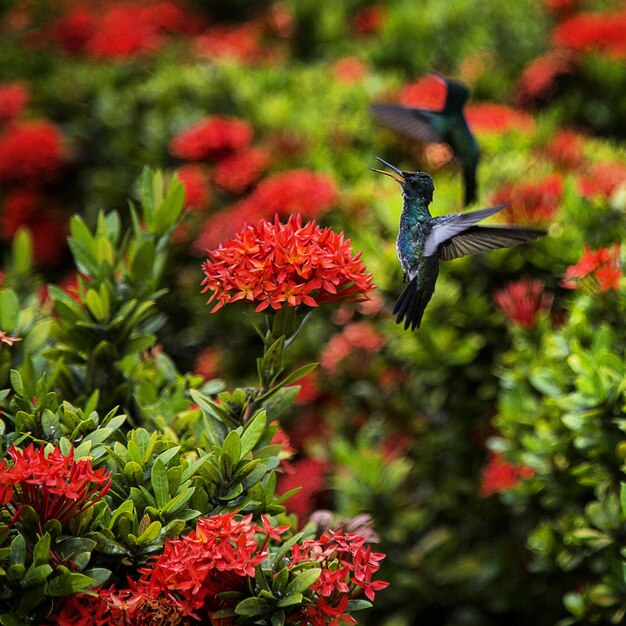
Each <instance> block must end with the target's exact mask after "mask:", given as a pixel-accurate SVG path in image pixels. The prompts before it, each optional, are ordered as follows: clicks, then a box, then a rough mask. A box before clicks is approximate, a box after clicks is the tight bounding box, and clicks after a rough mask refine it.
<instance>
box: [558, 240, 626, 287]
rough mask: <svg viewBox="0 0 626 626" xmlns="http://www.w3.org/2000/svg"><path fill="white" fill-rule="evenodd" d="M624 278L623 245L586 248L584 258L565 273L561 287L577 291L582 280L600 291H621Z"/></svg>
mask: <svg viewBox="0 0 626 626" xmlns="http://www.w3.org/2000/svg"><path fill="white" fill-rule="evenodd" d="M621 278H622V267H621V245H620V244H619V243H616V244H614V245H613V246H611V247H610V248H599V249H598V250H591V248H589V247H588V246H585V247H584V251H583V256H582V257H581V259H580V261H578V263H576V265H571V266H570V267H568V268H567V270H566V271H565V275H564V276H563V280H562V281H561V286H562V287H565V288H566V289H576V288H577V287H578V286H579V284H580V282H581V279H586V280H585V281H584V282H585V283H586V284H587V285H590V286H591V288H592V289H593V288H595V287H597V288H598V289H599V290H600V291H603V292H604V291H609V290H617V289H619V284H620V279H621Z"/></svg>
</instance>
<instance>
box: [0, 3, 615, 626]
mask: <svg viewBox="0 0 626 626" xmlns="http://www.w3.org/2000/svg"><path fill="white" fill-rule="evenodd" d="M429 71H437V72H439V73H441V74H443V75H445V76H448V77H453V78H456V79H458V80H461V81H463V82H464V83H466V84H467V85H468V87H469V88H470V90H471V94H472V95H471V100H470V102H469V104H468V105H467V107H466V114H467V118H468V121H469V124H470V127H471V129H472V130H473V132H474V133H475V134H476V137H477V140H478V142H479V145H480V147H481V150H482V159H481V163H480V167H479V171H478V181H479V194H478V201H477V203H476V206H475V207H474V208H478V207H479V206H489V205H492V204H495V203H499V202H508V207H507V208H506V209H505V210H504V211H503V212H502V214H501V218H499V219H501V221H503V222H507V223H515V224H530V225H533V226H541V227H545V228H546V229H548V232H549V236H548V237H546V238H545V239H543V240H540V241H538V242H536V243H534V244H531V245H527V246H522V247H519V248H515V249H511V250H505V251H496V252H492V253H488V254H483V255H479V256H476V257H470V258H466V259H463V260H458V261H454V262H452V263H450V264H446V265H445V267H443V268H442V271H441V274H440V277H439V280H438V284H437V289H436V292H435V297H434V298H433V300H432V302H431V304H430V305H429V307H428V309H427V311H426V314H425V318H424V322H423V326H422V328H421V329H420V330H419V331H417V332H415V333H411V332H405V331H404V330H402V328H401V327H399V326H396V325H395V324H394V320H393V318H392V316H391V313H390V310H391V308H392V306H393V302H394V301H395V299H396V298H397V296H398V295H399V293H400V291H401V289H402V280H401V279H402V276H401V270H400V267H399V264H398V262H397V259H396V254H395V236H396V232H397V227H398V223H399V215H400V209H401V196H400V193H399V189H398V187H397V185H396V183H394V182H393V181H392V180H390V179H387V178H384V177H381V176H378V175H376V174H373V173H372V172H370V170H369V168H370V167H376V166H377V162H376V161H375V157H376V156H379V157H382V158H384V159H385V160H387V161H389V162H391V163H393V164H395V165H397V166H399V167H401V168H402V169H406V170H415V169H423V170H426V171H428V172H429V173H430V174H431V175H432V176H433V178H434V181H435V187H436V189H435V197H434V202H433V205H432V207H431V208H432V210H433V214H436V215H442V214H446V213H449V212H453V211H458V210H460V209H461V204H462V197H463V195H462V194H463V192H462V182H461V178H460V174H459V168H458V165H457V164H455V163H454V162H453V161H451V160H450V156H451V155H450V150H449V148H448V147H447V146H445V145H443V144H430V145H426V144H420V143H418V142H416V141H413V140H410V139H407V138H405V137H403V136H401V135H399V134H397V133H394V132H392V131H390V130H387V129H385V128H383V127H381V126H380V125H378V124H377V123H376V121H375V120H374V119H373V118H372V117H371V115H370V114H369V112H368V106H369V105H370V104H371V103H374V102H400V103H403V104H405V105H412V106H420V107H430V108H437V107H438V106H441V102H442V93H441V85H440V84H439V83H437V81H433V80H432V79H429V78H427V77H426V74H427V72H429ZM625 85H626V9H625V7H624V4H623V3H622V2H619V1H618V0H596V1H593V0H587V1H585V0H543V1H542V0H527V1H525V2H518V1H514V0H501V1H500V2H479V3H477V2H473V1H471V0H449V1H446V2H441V1H439V0H423V1H420V2H417V1H415V0H397V1H393V0H389V1H388V2H385V1H383V0H381V1H379V2H368V1H363V0H345V1H344V2H330V1H327V0H315V1H313V0H283V1H281V0H279V1H274V2H268V1H263V0H255V1H252V0H231V1H229V2H224V1H206V2H199V1H198V2H192V1H191V0H190V1H189V2H184V1H183V0H178V1H164V2H158V1H145V2H143V1H142V2H114V1H108V0H101V1H96V0H94V1H90V2H84V1H70V0H68V1H47V0H32V1H26V0H24V1H11V0H5V1H4V2H3V3H2V4H0V240H1V243H0V248H1V249H0V253H2V254H4V255H5V256H6V255H8V254H9V249H10V245H11V241H12V239H13V237H14V236H15V234H16V233H17V232H18V231H19V229H20V228H28V229H29V230H30V231H31V234H32V237H33V241H34V248H33V249H34V255H35V259H36V263H37V270H38V272H39V273H40V274H41V275H42V276H43V277H44V278H45V279H46V280H48V281H52V282H56V283H58V284H60V285H63V286H65V287H67V288H69V287H70V286H71V285H73V284H75V281H76V277H75V274H74V270H73V269H71V268H72V264H71V263H70V254H69V250H68V248H67V244H66V239H65V238H66V235H67V233H68V220H69V218H70V216H71V215H72V214H74V213H80V214H81V215H82V216H83V217H84V219H85V220H86V221H87V223H89V224H94V223H95V220H96V217H97V214H98V211H100V210H102V209H105V210H112V209H117V210H119V211H120V213H121V215H122V216H123V219H126V220H128V221H130V214H129V211H128V204H127V199H128V197H129V195H130V196H133V194H134V195H136V194H137V184H136V181H137V179H138V177H139V174H140V172H141V169H142V168H143V166H144V165H150V166H152V167H158V168H161V169H164V170H166V171H167V172H171V171H173V170H177V171H178V174H179V176H180V178H181V180H182V181H183V182H184V184H185V187H186V191H187V200H186V204H187V216H186V219H185V220H184V222H183V223H182V224H181V226H180V227H179V228H178V230H177V233H176V241H175V249H174V253H173V254H172V258H171V260H170V264H169V266H168V269H167V279H166V282H167V287H168V289H169V293H168V294H167V295H166V296H165V297H164V298H162V300H161V301H160V304H159V306H160V308H161V313H162V319H163V324H162V326H161V328H160V330H159V335H158V336H159V342H160V343H161V345H162V346H163V348H164V350H166V351H167V353H168V354H170V355H171V356H172V358H173V359H174V361H175V363H176V365H177V367H178V368H179V369H180V370H181V371H195V372H197V373H199V374H201V375H202V376H204V377H205V378H206V379H213V378H219V379H223V380H225V381H227V383H226V384H227V386H228V387H229V388H232V387H236V386H242V385H245V384H246V383H247V381H249V380H252V379H253V378H254V375H255V370H254V368H255V359H254V357H251V355H256V354H257V352H258V337H257V336H256V334H255V332H254V330H253V328H252V325H251V324H250V323H249V318H250V316H251V315H252V308H251V307H249V306H248V307H246V305H244V304H242V305H231V306H229V307H228V308H227V309H223V310H221V311H219V312H217V313H215V314H210V313H209V308H207V306H206V294H201V293H200V292H199V285H200V281H201V278H202V274H201V269H200V267H201V263H202V261H203V259H204V258H205V251H206V250H207V249H209V248H213V247H215V246H217V245H218V244H219V243H220V242H221V241H224V240H225V239H226V238H228V237H230V236H232V235H233V234H234V233H235V232H237V230H238V229H239V227H241V226H242V224H244V223H245V222H248V221H256V220H258V219H261V218H266V219H272V218H273V216H274V215H275V214H278V215H279V216H280V217H282V218H286V217H288V216H289V215H291V214H293V213H300V214H302V216H303V217H304V218H305V219H310V218H314V219H316V220H317V221H319V222H320V223H322V224H324V225H331V226H333V227H334V228H335V229H336V230H341V231H343V232H344V233H345V236H346V237H347V238H350V239H351V240H352V246H353V249H354V250H355V251H356V250H360V251H362V252H363V259H364V261H365V263H366V265H367V267H368V269H369V270H370V271H371V272H372V274H373V277H374V282H375V284H376V286H377V290H376V291H375V292H374V293H373V295H372V299H371V301H368V302H366V303H362V304H359V305H343V306H342V307H341V308H340V309H339V311H335V312H333V313H328V312H324V311H318V312H316V315H315V316H314V317H313V318H312V320H311V322H310V323H309V325H308V326H307V328H306V331H305V333H304V335H303V337H302V339H301V342H300V347H299V348H298V350H299V353H298V354H297V357H296V358H295V361H294V365H298V364H300V363H306V362H309V361H310V360H319V362H320V365H319V367H318V368H317V370H316V371H315V372H313V373H312V374H309V375H308V376H307V377H306V378H305V379H303V380H302V381H300V384H301V389H300V393H299V396H298V398H297V403H296V407H295V409H293V410H291V411H290V413H289V415H288V417H287V419H286V423H285V430H286V431H287V434H288V436H289V439H290V442H291V447H292V449H293V450H294V454H295V456H294V457H293V461H292V464H291V473H287V474H285V475H284V476H283V477H282V479H281V483H282V485H281V488H282V490H284V491H287V490H288V489H290V488H291V487H292V486H296V485H303V486H304V488H303V490H302V491H301V492H300V493H299V494H297V495H296V496H294V497H292V498H291V499H290V500H289V501H288V502H287V505H286V506H287V509H288V510H289V511H290V512H292V513H293V514H294V515H297V517H298V520H299V523H300V524H301V525H304V524H305V523H306V522H307V520H308V519H309V517H310V516H311V514H313V513H314V512H315V511H317V510H320V509H328V510H330V511H332V512H333V514H334V515H335V516H336V517H337V518H338V519H344V520H349V519H354V518H357V520H359V521H360V522H361V523H366V524H368V525H370V526H371V528H372V529H373V532H374V533H375V535H376V536H377V538H378V541H379V544H378V547H377V549H379V550H380V551H382V552H385V553H387V555H388V556H387V559H386V560H385V561H384V563H383V567H382V569H381V574H382V576H381V577H382V578H383V579H384V580H387V581H389V582H390V586H389V587H388V588H387V589H385V590H384V591H381V592H380V593H379V594H378V596H377V600H376V603H375V606H374V608H373V609H372V610H370V611H367V612H366V613H363V614H359V616H358V618H359V623H363V624H382V625H387V626H408V625H409V624H427V625H428V626H438V625H446V626H461V625H471V626H474V625H476V626H483V625H499V624H505V623H506V624H509V625H514V626H515V625H522V624H524V625H526V624H534V625H537V626H544V625H546V626H547V625H552V624H557V623H558V624H560V625H561V626H565V625H567V624H574V623H598V624H610V623H614V624H619V623H623V620H624V619H625V617H624V616H625V612H626V582H625V578H624V573H625V564H626V557H625V554H624V540H625V538H626V490H625V489H624V487H623V481H624V458H625V457H626V441H625V436H624V429H625V426H626V421H625V415H624V391H625V390H626V384H625V378H624V373H625V371H626V370H625V366H624V351H623V337H624V334H623V328H624V313H625V306H624V305H625V297H626V292H625V290H624V287H625V285H624V280H623V278H622V271H621V267H622V265H621V259H622V251H621V247H620V246H621V241H622V238H623V236H624V226H625V215H624V212H625V210H626V161H625V157H626V147H625V145H626V144H625V138H626V88H625ZM572 267H573V268H574V269H571V268H572ZM568 268H570V269H569V270H568ZM564 278H565V280H564ZM5 330H7V329H5ZM363 514H365V515H368V516H369V518H362V517H358V516H361V515H363Z"/></svg>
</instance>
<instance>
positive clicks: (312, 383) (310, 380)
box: [295, 371, 322, 405]
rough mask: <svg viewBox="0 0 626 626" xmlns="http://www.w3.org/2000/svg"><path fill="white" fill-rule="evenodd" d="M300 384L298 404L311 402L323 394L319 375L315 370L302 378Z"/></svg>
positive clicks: (296, 401)
mask: <svg viewBox="0 0 626 626" xmlns="http://www.w3.org/2000/svg"><path fill="white" fill-rule="evenodd" d="M298 385H300V391H299V392H298V395H297V397H296V399H295V403H296V404H298V405H303V404H310V403H311V402H314V401H315V400H317V399H318V398H319V397H320V396H321V395H322V391H321V389H320V385H319V377H318V375H317V372H315V371H314V372H310V373H309V374H307V375H306V376H304V377H303V378H301V379H300V380H299V381H298Z"/></svg>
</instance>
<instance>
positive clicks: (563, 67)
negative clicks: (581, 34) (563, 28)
mask: <svg viewBox="0 0 626 626" xmlns="http://www.w3.org/2000/svg"><path fill="white" fill-rule="evenodd" d="M573 70H574V58H573V56H572V54H571V53H570V52H569V51H567V50H551V51H550V52H548V53H546V54H544V55H543V56H540V57H537V58H536V59H534V60H532V61H531V62H530V63H529V64H528V65H527V66H526V67H525V68H524V71H523V72H522V75H521V77H520V79H519V80H518V82H517V85H516V91H517V101H518V103H519V104H520V105H522V106H524V105H528V104H530V103H533V102H534V101H536V100H545V99H546V98H549V97H550V96H551V95H552V93H553V91H554V89H555V87H556V79H557V78H558V77H559V76H563V75H564V74H570V73H572V71H573Z"/></svg>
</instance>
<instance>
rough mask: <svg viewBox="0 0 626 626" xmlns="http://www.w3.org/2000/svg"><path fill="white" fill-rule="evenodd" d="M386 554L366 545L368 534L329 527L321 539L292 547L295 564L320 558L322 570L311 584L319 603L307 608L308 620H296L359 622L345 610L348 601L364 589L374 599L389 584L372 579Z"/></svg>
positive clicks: (316, 625) (320, 624) (319, 625)
mask: <svg viewBox="0 0 626 626" xmlns="http://www.w3.org/2000/svg"><path fill="white" fill-rule="evenodd" d="M384 558H385V555H384V554H381V553H379V552H372V550H371V547H370V546H369V545H368V546H366V545H365V538H364V537H362V536H360V535H355V534H347V533H344V532H343V531H338V532H335V531H332V530H327V531H326V532H324V534H323V535H322V536H321V537H320V538H319V539H312V540H309V541H305V542H304V544H303V545H302V547H301V546H299V545H298V544H296V545H294V547H293V548H292V550H291V562H292V566H294V565H297V564H298V563H302V562H303V561H317V563H319V564H320V565H321V568H322V572H321V575H320V577H319V578H318V580H317V581H316V582H315V584H314V585H313V586H312V587H311V589H312V590H313V591H315V592H316V593H317V594H318V596H319V599H318V601H317V603H316V604H314V605H313V606H309V607H307V608H305V609H304V612H305V620H302V621H296V622H295V623H297V624H303V625H304V624H309V625H311V626H325V625H326V624H331V625H339V624H341V623H344V624H356V623H357V622H356V620H355V619H354V618H352V617H351V616H350V615H348V614H347V613H346V610H347V608H348V601H349V599H350V598H354V597H356V596H357V595H360V594H361V593H363V592H364V593H365V596H366V597H367V598H368V599H369V600H372V601H373V600H374V597H375V595H376V591H380V590H381V589H384V588H385V587H387V586H388V584H389V583H386V582H384V581H382V580H372V577H373V575H374V574H375V573H376V572H377V571H378V569H379V568H380V561H381V560H382V559H384Z"/></svg>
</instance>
